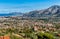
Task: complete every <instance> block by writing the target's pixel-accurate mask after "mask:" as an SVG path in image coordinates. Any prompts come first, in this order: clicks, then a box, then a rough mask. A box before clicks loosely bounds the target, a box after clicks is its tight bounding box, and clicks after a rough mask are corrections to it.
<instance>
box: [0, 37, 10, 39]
mask: <svg viewBox="0 0 60 39" xmlns="http://www.w3.org/2000/svg"><path fill="white" fill-rule="evenodd" d="M0 39H10V36H0Z"/></svg>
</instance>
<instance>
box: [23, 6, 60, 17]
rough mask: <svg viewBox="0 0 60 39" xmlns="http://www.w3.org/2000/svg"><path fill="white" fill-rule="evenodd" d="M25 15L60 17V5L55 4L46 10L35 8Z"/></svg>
mask: <svg viewBox="0 0 60 39" xmlns="http://www.w3.org/2000/svg"><path fill="white" fill-rule="evenodd" d="M23 16H24V17H60V6H59V5H54V6H51V7H49V8H47V9H44V10H35V11H31V12H28V13H26V14H24V15H23Z"/></svg>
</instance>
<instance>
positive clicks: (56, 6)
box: [50, 5, 60, 8]
mask: <svg viewBox="0 0 60 39" xmlns="http://www.w3.org/2000/svg"><path fill="white" fill-rule="evenodd" d="M50 8H60V6H59V5H53V6H51V7H50Z"/></svg>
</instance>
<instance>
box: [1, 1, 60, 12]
mask: <svg viewBox="0 0 60 39" xmlns="http://www.w3.org/2000/svg"><path fill="white" fill-rule="evenodd" d="M52 5H60V0H0V13H7V12H29V11H32V10H41V9H45V8H48V7H50V6H52Z"/></svg>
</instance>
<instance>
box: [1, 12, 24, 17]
mask: <svg viewBox="0 0 60 39" xmlns="http://www.w3.org/2000/svg"><path fill="white" fill-rule="evenodd" d="M0 16H23V13H21V12H11V13H7V14H0Z"/></svg>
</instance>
